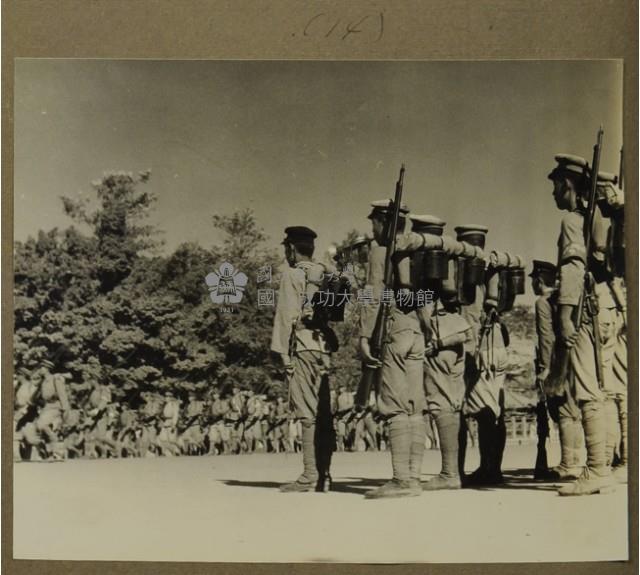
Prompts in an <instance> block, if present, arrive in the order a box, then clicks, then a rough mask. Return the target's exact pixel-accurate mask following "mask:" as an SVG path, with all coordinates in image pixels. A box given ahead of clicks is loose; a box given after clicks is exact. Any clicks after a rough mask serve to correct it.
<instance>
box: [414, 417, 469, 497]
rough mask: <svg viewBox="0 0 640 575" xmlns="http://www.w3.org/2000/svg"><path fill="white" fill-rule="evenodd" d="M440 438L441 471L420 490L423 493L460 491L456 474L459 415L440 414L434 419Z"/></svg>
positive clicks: (458, 478)
mask: <svg viewBox="0 0 640 575" xmlns="http://www.w3.org/2000/svg"><path fill="white" fill-rule="evenodd" d="M435 420H436V426H437V428H438V436H439V437H440V453H441V455H442V469H441V471H440V473H439V474H438V475H436V476H435V477H434V478H433V479H431V480H430V481H427V482H426V483H425V484H424V485H423V486H422V488H423V489H424V490H425V491H436V490H440V489H460V487H461V482H460V475H459V473H458V463H459V461H458V455H459V441H460V430H461V419H460V413H458V412H440V413H438V414H437V415H436V417H435Z"/></svg>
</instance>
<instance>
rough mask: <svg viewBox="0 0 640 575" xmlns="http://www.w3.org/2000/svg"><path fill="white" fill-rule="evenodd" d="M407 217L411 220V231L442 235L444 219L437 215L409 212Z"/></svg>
mask: <svg viewBox="0 0 640 575" xmlns="http://www.w3.org/2000/svg"><path fill="white" fill-rule="evenodd" d="M409 219H410V220H411V230H412V231H414V232H423V233H427V234H433V235H435V236H441V235H442V232H443V231H444V226H445V224H446V222H445V221H444V220H441V219H440V218H438V217H437V216H429V215H416V214H411V215H410V216H409Z"/></svg>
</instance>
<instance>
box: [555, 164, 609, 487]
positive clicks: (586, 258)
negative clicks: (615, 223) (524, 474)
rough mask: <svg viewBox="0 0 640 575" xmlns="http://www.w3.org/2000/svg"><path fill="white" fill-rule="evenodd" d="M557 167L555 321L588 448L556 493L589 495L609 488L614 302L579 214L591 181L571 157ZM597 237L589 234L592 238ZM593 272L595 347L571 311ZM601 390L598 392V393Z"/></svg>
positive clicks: (589, 331) (585, 206)
mask: <svg viewBox="0 0 640 575" xmlns="http://www.w3.org/2000/svg"><path fill="white" fill-rule="evenodd" d="M555 159H556V162H557V166H556V167H555V168H554V170H553V171H552V172H551V173H550V174H549V176H548V178H549V179H550V180H551V181H552V182H553V198H554V200H555V202H556V205H557V207H558V208H559V209H560V210H563V211H566V212H567V214H566V215H565V216H564V217H563V219H562V225H561V229H560V237H559V240H558V267H559V272H560V273H559V275H560V286H559V291H558V317H559V325H560V337H561V341H562V343H563V345H564V347H565V349H566V350H567V353H569V378H570V379H569V387H570V390H571V394H572V397H573V399H574V400H575V401H576V403H577V405H578V407H579V408H580V411H581V413H582V426H583V430H584V436H585V443H586V448H587V462H586V468H585V470H584V471H583V473H582V475H581V476H580V477H579V478H578V479H577V480H576V481H575V482H574V483H571V484H569V485H567V486H565V487H562V488H561V489H560V490H559V493H560V495H590V494H593V493H599V492H603V491H608V490H610V489H611V488H612V478H611V468H610V466H609V465H608V461H607V421H606V408H605V400H606V398H607V392H606V390H607V387H610V385H611V379H612V377H611V363H612V359H613V351H614V348H615V335H616V321H617V318H616V315H615V308H616V304H615V300H614V298H613V295H612V293H611V289H610V287H609V285H608V284H607V281H606V274H605V273H604V270H603V269H602V266H601V264H600V263H599V262H598V261H597V259H598V258H596V257H594V254H588V253H587V246H585V236H584V226H585V218H584V214H585V212H586V210H587V209H588V200H589V198H588V193H589V186H590V182H589V179H590V176H589V171H588V165H587V162H586V160H584V159H583V158H579V157H576V156H567V155H558V156H556V158H555ZM595 236H596V234H594V237H595ZM587 263H588V264H589V269H590V270H591V271H592V272H593V279H594V283H595V288H594V293H595V298H596V299H597V304H598V306H597V307H598V310H597V315H596V318H595V319H596V322H597V325H598V327H599V330H600V342H594V334H593V326H592V324H591V322H590V321H589V322H580V324H579V325H580V327H579V328H577V329H576V327H575V325H574V317H575V314H580V315H582V312H583V311H584V310H583V309H576V307H577V306H578V304H579V303H580V301H581V296H582V294H583V290H584V287H585V285H584V278H585V266H586V265H587ZM599 344H600V346H601V347H600V352H601V359H602V372H603V375H604V377H603V379H604V381H602V382H599V381H598V379H599V378H598V373H597V372H598V370H597V367H596V357H597V350H596V348H595V347H594V345H599ZM601 385H602V388H601Z"/></svg>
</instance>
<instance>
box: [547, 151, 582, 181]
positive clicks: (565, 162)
mask: <svg viewBox="0 0 640 575" xmlns="http://www.w3.org/2000/svg"><path fill="white" fill-rule="evenodd" d="M555 160H556V162H557V163H558V165H557V166H556V167H555V168H554V169H553V170H552V171H551V173H550V174H549V175H548V176H547V177H548V178H549V179H550V180H555V179H556V178H558V177H562V176H563V175H565V174H567V173H569V174H576V175H578V176H580V175H583V174H584V173H585V172H586V171H587V168H588V167H589V163H588V162H587V160H585V159H584V158H581V157H580V156H572V155H571V154H557V155H556V156H555Z"/></svg>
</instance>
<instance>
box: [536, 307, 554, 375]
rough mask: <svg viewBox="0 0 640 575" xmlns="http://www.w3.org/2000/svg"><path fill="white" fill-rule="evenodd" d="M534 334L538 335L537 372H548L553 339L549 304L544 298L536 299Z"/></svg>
mask: <svg viewBox="0 0 640 575" xmlns="http://www.w3.org/2000/svg"><path fill="white" fill-rule="evenodd" d="M536 334H537V336H538V369H539V373H540V374H541V375H542V374H545V373H548V371H549V369H550V366H551V351H552V350H553V344H554V341H555V334H554V332H553V317H552V309H551V304H550V303H549V302H548V301H547V300H546V299H538V301H536Z"/></svg>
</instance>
